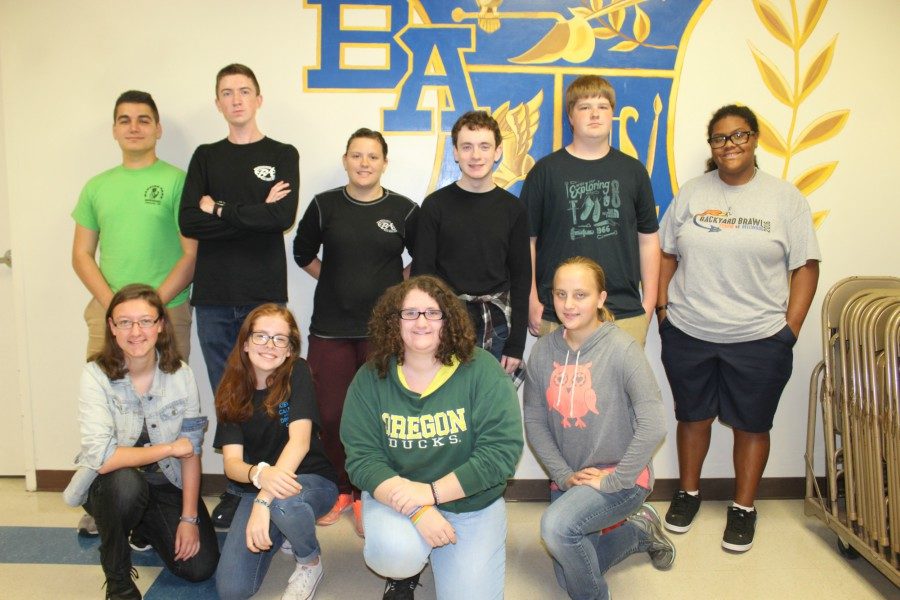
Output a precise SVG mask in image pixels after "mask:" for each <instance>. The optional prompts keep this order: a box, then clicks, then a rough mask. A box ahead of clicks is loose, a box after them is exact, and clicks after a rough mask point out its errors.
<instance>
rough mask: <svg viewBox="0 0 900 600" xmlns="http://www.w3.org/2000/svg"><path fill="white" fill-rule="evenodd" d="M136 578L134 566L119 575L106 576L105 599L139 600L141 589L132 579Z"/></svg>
mask: <svg viewBox="0 0 900 600" xmlns="http://www.w3.org/2000/svg"><path fill="white" fill-rule="evenodd" d="M137 578H138V573H137V569H135V568H134V567H132V568H131V570H130V571H129V572H128V573H127V574H125V575H124V576H121V577H107V578H106V583H104V584H103V585H104V586H106V600H141V598H142V596H141V591H140V590H139V589H138V588H137V586H136V585H134V580H135V579H137Z"/></svg>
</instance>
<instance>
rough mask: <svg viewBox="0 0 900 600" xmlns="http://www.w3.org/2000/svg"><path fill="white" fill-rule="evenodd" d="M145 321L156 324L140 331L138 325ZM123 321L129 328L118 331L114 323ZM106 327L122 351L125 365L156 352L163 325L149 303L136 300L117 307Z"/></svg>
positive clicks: (127, 301)
mask: <svg viewBox="0 0 900 600" xmlns="http://www.w3.org/2000/svg"><path fill="white" fill-rule="evenodd" d="M157 319H158V320H157ZM146 320H150V321H156V322H155V323H154V324H153V325H152V326H151V327H148V328H147V329H142V328H141V327H140V325H138V323H140V322H141V321H146ZM123 321H128V322H130V323H131V324H132V325H131V327H129V328H127V329H119V328H118V327H116V326H115V324H116V323H121V322H123ZM107 325H108V327H109V328H110V330H111V331H112V334H113V337H115V339H116V344H118V345H119V348H121V349H122V353H123V354H124V357H125V363H126V364H127V363H129V361H131V360H135V359H141V358H145V357H147V355H149V354H150V353H155V352H156V340H157V338H158V337H159V334H160V333H162V330H163V327H164V326H165V323H164V321H163V319H160V318H159V313H158V312H157V311H156V309H155V308H154V307H153V306H152V305H150V303H148V302H147V301H146V300H140V299H137V300H126V301H125V302H122V303H121V304H119V305H117V306H116V307H115V308H114V309H113V312H112V318H111V319H110V320H109V322H108V323H107Z"/></svg>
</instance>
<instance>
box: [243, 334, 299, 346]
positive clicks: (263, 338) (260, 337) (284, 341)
mask: <svg viewBox="0 0 900 600" xmlns="http://www.w3.org/2000/svg"><path fill="white" fill-rule="evenodd" d="M269 340H272V343H273V344H275V347H276V348H287V347H288V346H290V345H291V338H289V337H288V336H286V335H269V334H268V333H263V332H262V331H254V332H253V333H251V334H250V341H251V342H253V343H254V344H256V345H257V346H265V345H266V344H268V343H269Z"/></svg>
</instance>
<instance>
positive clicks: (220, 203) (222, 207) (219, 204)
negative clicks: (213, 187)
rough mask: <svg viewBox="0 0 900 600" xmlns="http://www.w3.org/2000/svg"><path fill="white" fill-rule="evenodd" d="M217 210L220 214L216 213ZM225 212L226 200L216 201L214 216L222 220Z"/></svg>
mask: <svg viewBox="0 0 900 600" xmlns="http://www.w3.org/2000/svg"><path fill="white" fill-rule="evenodd" d="M216 209H218V210H219V212H218V213H217V212H216ZM224 210H225V201H224V200H216V205H215V207H213V214H214V215H216V216H217V217H219V218H220V219H221V218H222V211H224Z"/></svg>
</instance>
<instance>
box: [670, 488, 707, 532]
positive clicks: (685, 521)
mask: <svg viewBox="0 0 900 600" xmlns="http://www.w3.org/2000/svg"><path fill="white" fill-rule="evenodd" d="M698 510H700V495H699V494H698V495H696V496H691V495H690V494H688V493H687V492H685V491H684V490H678V491H677V492H675V496H674V497H673V498H672V503H671V504H670V505H669V510H668V511H666V529H668V530H669V531H674V532H675V533H687V532H688V531H690V529H691V525H693V524H694V517H695V516H697V511H698Z"/></svg>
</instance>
